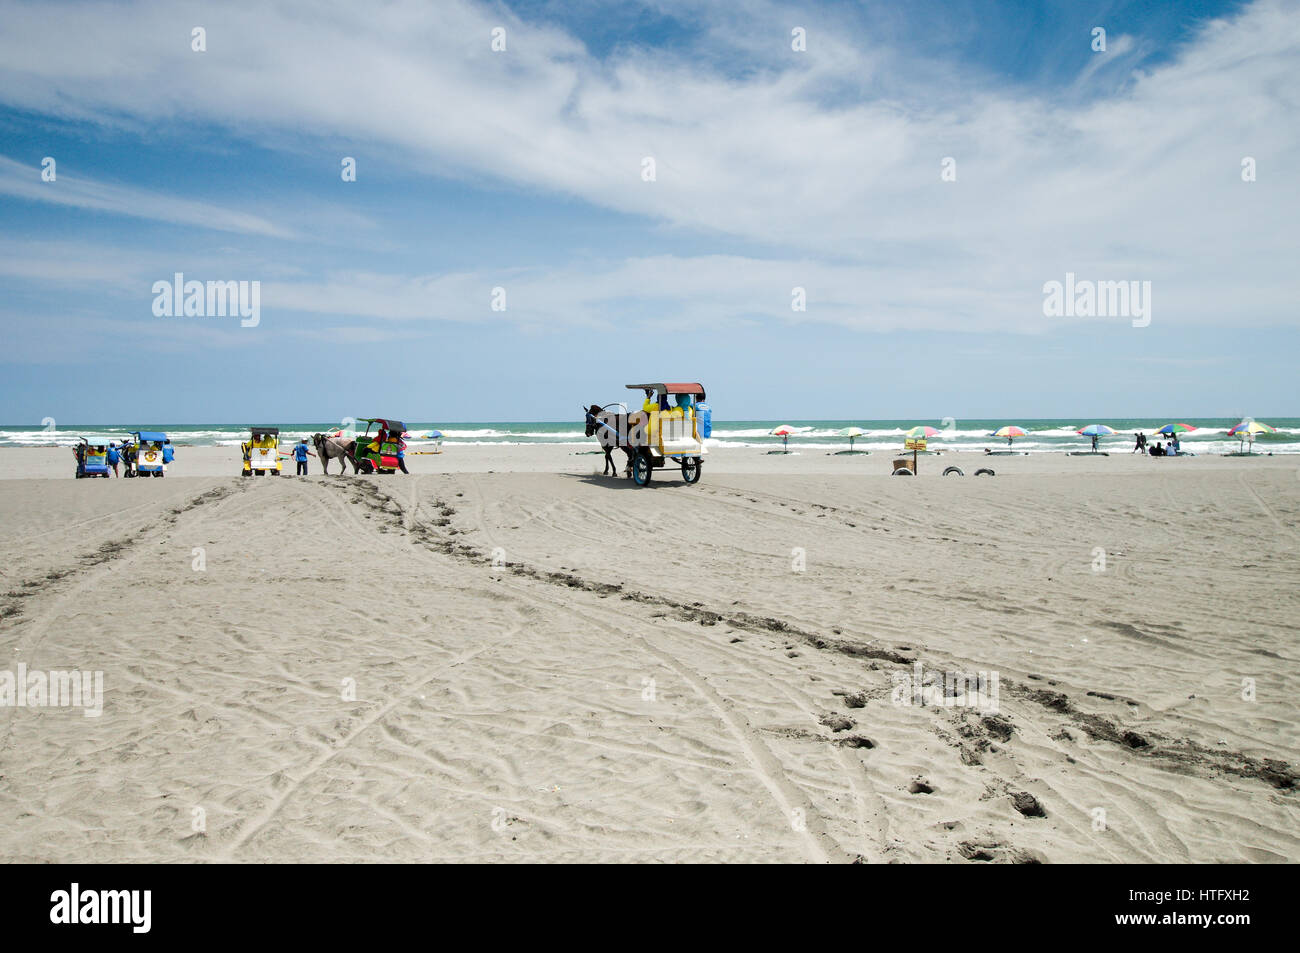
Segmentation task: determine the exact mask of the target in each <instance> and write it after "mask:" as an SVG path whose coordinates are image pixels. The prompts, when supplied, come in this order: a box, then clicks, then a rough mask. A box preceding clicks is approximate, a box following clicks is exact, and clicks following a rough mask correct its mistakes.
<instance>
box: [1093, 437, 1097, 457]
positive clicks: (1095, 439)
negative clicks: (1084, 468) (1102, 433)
mask: <svg viewBox="0 0 1300 953" xmlns="http://www.w3.org/2000/svg"><path fill="white" fill-rule="evenodd" d="M1092 452H1093V453H1096V452H1097V435H1096V434H1093V435H1092Z"/></svg>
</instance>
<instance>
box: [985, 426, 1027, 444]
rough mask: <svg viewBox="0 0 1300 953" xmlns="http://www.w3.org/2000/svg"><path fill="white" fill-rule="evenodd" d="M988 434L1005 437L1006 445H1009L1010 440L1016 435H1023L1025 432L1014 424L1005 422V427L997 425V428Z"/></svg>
mask: <svg viewBox="0 0 1300 953" xmlns="http://www.w3.org/2000/svg"><path fill="white" fill-rule="evenodd" d="M989 436H990V437H1006V438H1007V446H1008V447H1009V446H1011V441H1013V440H1015V439H1016V438H1017V437H1023V436H1025V432H1024V431H1023V430H1021V429H1020V428H1019V427H1017V426H1015V425H1014V424H1007V425H1006V426H1005V427H999V428H998V429H997V430H995V431H993V433H991V434H989Z"/></svg>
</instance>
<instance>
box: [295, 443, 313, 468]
mask: <svg viewBox="0 0 1300 953" xmlns="http://www.w3.org/2000/svg"><path fill="white" fill-rule="evenodd" d="M314 456H316V454H314V453H312V452H311V451H310V450H308V449H307V438H306V437H303V438H302V439H301V440H300V441H298V442H297V443H296V444H294V445H293V459H294V460H295V461H296V462H297V464H298V472H297V473H296V474H294V475H295V476H306V475H307V458H308V457H314Z"/></svg>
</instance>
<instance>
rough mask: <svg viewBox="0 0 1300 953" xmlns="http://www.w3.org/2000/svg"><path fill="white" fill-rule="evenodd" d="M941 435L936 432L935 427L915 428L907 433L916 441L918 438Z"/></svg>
mask: <svg viewBox="0 0 1300 953" xmlns="http://www.w3.org/2000/svg"><path fill="white" fill-rule="evenodd" d="M939 433H940V431H938V430H935V429H934V428H933V427H913V428H912V429H911V430H909V431H908V432H907V435H908V436H909V437H912V438H913V439H915V438H916V437H926V438H929V437H937V436H939Z"/></svg>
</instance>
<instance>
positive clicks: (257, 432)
mask: <svg viewBox="0 0 1300 953" xmlns="http://www.w3.org/2000/svg"><path fill="white" fill-rule="evenodd" d="M248 431H249V433H251V434H252V435H253V436H254V437H257V436H267V437H278V436H280V428H279V427H258V426H250V427H249V428H248Z"/></svg>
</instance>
